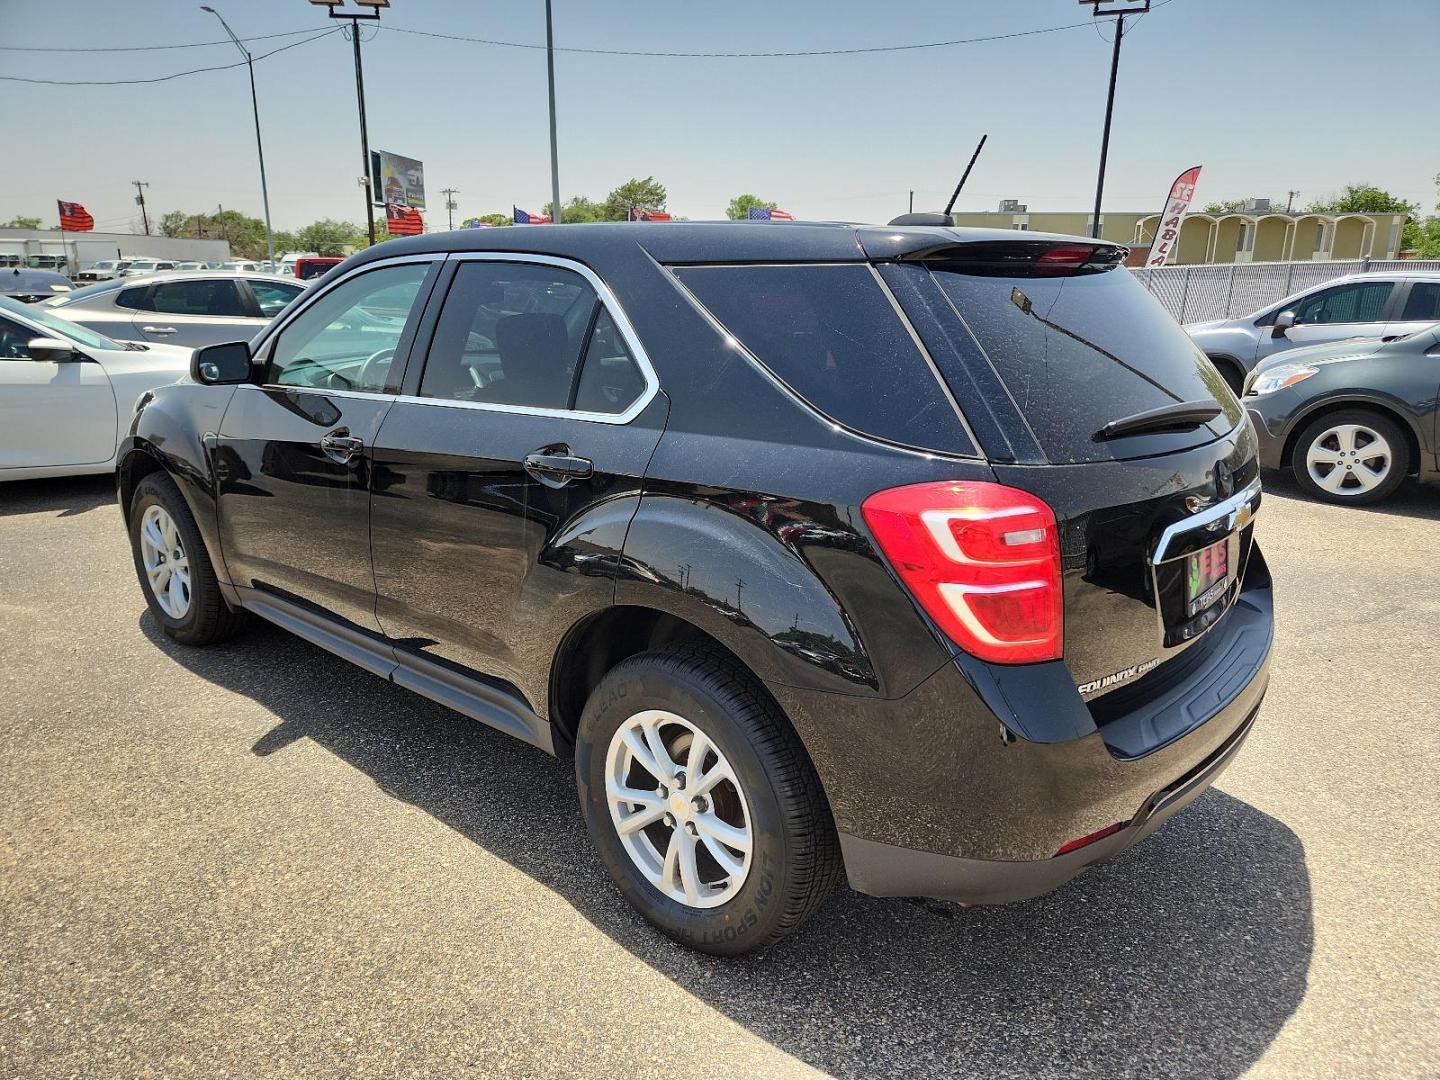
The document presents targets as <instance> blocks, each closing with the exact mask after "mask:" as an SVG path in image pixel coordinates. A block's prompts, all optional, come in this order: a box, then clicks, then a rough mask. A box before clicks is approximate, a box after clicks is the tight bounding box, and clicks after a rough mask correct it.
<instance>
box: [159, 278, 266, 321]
mask: <svg viewBox="0 0 1440 1080" xmlns="http://www.w3.org/2000/svg"><path fill="white" fill-rule="evenodd" d="M147 310H149V311H158V312H162V313H164V314H167V315H213V316H224V317H230V318H241V317H243V316H246V315H249V314H250V312H249V310H248V309H247V308H246V306H245V303H244V301H243V300H242V299H241V297H240V290H239V289H238V288H237V287H236V285H235V282H233V281H227V280H216V279H213V278H212V279H205V278H201V279H200V280H198V281H165V282H161V283H160V284H158V285H155V286H152V288H151V291H150V298H149V307H148V308H147Z"/></svg>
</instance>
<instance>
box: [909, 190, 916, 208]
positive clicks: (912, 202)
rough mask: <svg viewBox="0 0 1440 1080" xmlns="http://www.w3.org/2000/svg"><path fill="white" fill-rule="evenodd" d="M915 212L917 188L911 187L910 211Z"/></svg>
mask: <svg viewBox="0 0 1440 1080" xmlns="http://www.w3.org/2000/svg"><path fill="white" fill-rule="evenodd" d="M914 212H915V189H914V188H911V189H910V213H912V214H913V213H914Z"/></svg>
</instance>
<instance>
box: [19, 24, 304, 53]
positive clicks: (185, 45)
mask: <svg viewBox="0 0 1440 1080" xmlns="http://www.w3.org/2000/svg"><path fill="white" fill-rule="evenodd" d="M315 30H316V28H315V27H313V26H307V27H306V28H305V29H304V30H286V31H285V32H284V33H280V34H257V35H256V36H255V37H246V38H241V39H240V40H241V41H272V40H274V39H275V38H283V37H295V36H296V35H298V34H311V33H314V32H315ZM229 44H230V39H229V38H225V39H224V40H223V41H184V42H181V43H179V44H177V45H97V46H89V47H82V46H74V45H0V52H58V53H105V52H161V51H164V50H166V49H203V48H205V47H206V46H208V45H229Z"/></svg>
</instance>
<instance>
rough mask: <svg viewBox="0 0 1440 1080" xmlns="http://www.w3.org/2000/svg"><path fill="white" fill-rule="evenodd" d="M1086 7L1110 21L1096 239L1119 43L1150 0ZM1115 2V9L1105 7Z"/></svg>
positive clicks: (1100, 0) (1101, 1)
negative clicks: (1132, 17) (1111, 38)
mask: <svg viewBox="0 0 1440 1080" xmlns="http://www.w3.org/2000/svg"><path fill="white" fill-rule="evenodd" d="M1080 2H1081V3H1082V4H1090V5H1091V8H1092V10H1091V12H1090V14H1091V15H1092V16H1094V17H1096V18H1114V20H1115V47H1114V49H1113V50H1111V53H1110V90H1109V92H1108V93H1107V94H1106V97H1105V131H1104V134H1102V135H1101V136H1100V175H1099V176H1098V177H1096V179H1095V216H1094V218H1093V219H1092V220H1091V222H1090V235H1091V236H1092V237H1094V238H1095V239H1097V240H1098V239H1100V201H1101V199H1102V198H1103V197H1104V195H1105V161H1106V159H1107V158H1108V157H1109V156H1110V120H1111V117H1112V116H1113V114H1114V112H1115V78H1116V76H1117V75H1118V74H1119V72H1120V42H1121V40H1122V39H1123V38H1124V37H1125V16H1126V15H1144V14H1145V13H1146V12H1147V11H1149V10H1150V0H1080ZM1107 3H1109V4H1112V5H1113V4H1114V3H1119V5H1120V6H1119V7H1115V6H1109V7H1107V6H1106V4H1107Z"/></svg>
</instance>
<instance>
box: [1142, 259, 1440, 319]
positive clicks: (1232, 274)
mask: <svg viewBox="0 0 1440 1080" xmlns="http://www.w3.org/2000/svg"><path fill="white" fill-rule="evenodd" d="M1380 270H1433V271H1440V261H1421V260H1416V259H1395V260H1389V261H1387V260H1371V259H1349V260H1343V261H1327V262H1288V263H1284V262H1279V263H1227V264H1225V265H1211V266H1160V267H1155V268H1153V269H1145V268H1143V267H1136V268H1133V269H1132V270H1131V271H1130V272H1131V273H1132V274H1134V275H1135V276H1136V277H1137V278H1139V279H1140V283H1141V284H1142V285H1144V286H1145V287H1146V288H1147V289H1149V290H1150V292H1151V293H1153V294H1154V296H1155V299H1157V300H1159V301H1160V303H1161V304H1162V305H1163V306H1164V308H1165V310H1166V311H1168V312H1170V314H1171V315H1173V316H1174V317H1175V321H1176V322H1179V323H1192V322H1201V321H1203V320H1205V319H1233V318H1234V317H1236V316H1237V315H1248V314H1249V313H1250V312H1252V311H1257V310H1258V309H1260V308H1262V307H1264V306H1265V305H1266V304H1271V303H1274V302H1275V301H1276V300H1283V299H1284V298H1285V297H1287V296H1289V295H1291V294H1292V293H1297V292H1300V291H1302V290H1304V289H1308V288H1311V287H1312V286H1315V285H1322V284H1324V283H1325V282H1327V281H1331V280H1333V279H1334V278H1338V277H1344V276H1345V275H1346V274H1360V273H1373V272H1375V271H1380Z"/></svg>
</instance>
